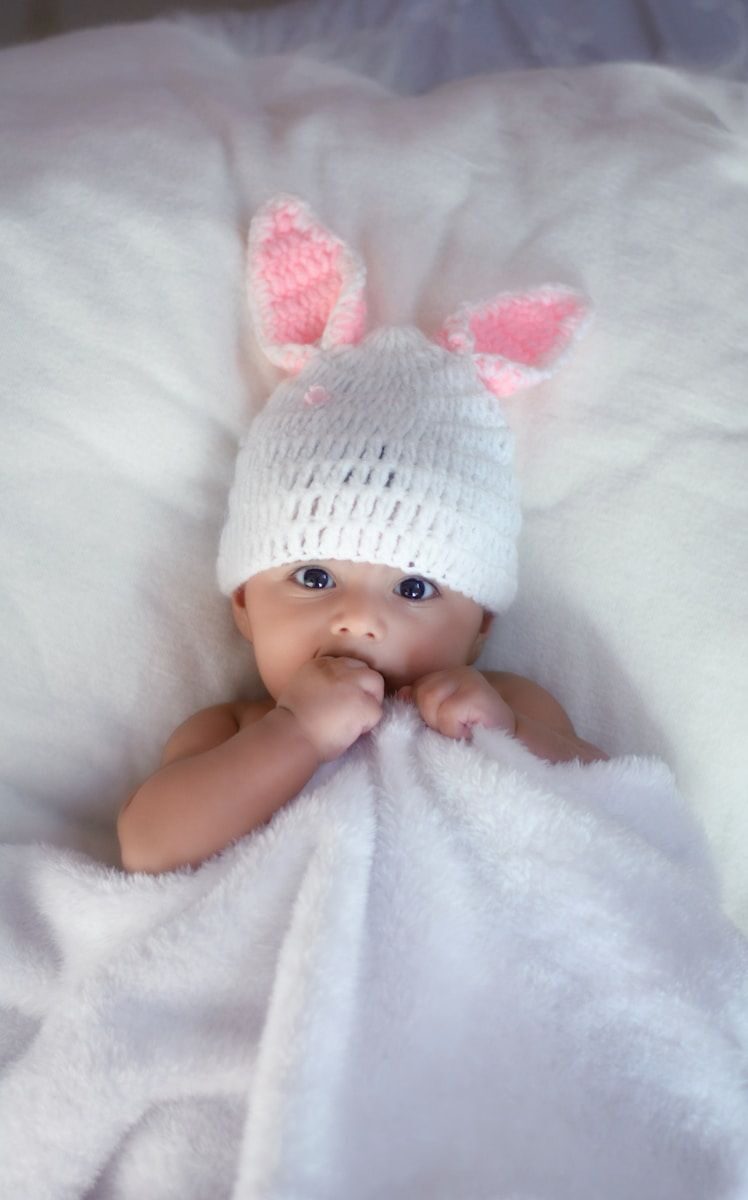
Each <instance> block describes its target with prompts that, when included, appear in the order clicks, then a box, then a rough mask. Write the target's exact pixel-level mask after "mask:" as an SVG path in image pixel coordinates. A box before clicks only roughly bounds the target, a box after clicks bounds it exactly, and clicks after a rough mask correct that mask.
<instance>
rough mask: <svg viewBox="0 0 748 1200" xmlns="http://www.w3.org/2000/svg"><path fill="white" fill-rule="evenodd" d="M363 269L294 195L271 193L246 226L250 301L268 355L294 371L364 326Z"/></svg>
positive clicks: (354, 336)
mask: <svg viewBox="0 0 748 1200" xmlns="http://www.w3.org/2000/svg"><path fill="white" fill-rule="evenodd" d="M365 279H366V269H365V267H364V264H363V262H362V260H361V259H360V258H359V256H358V255H357V254H356V253H355V252H354V251H353V250H352V249H351V248H350V247H349V246H346V245H345V243H344V242H342V241H341V240H340V238H337V237H335V235H334V234H333V233H331V232H330V230H329V229H326V228H325V226H324V225H322V224H321V223H320V222H319V220H318V219H317V217H316V216H315V215H314V213H313V212H312V210H311V209H310V208H309V207H308V205H306V204H305V203H304V201H303V200H300V199H299V198H298V196H289V195H285V194H281V195H278V196H275V197H274V198H273V199H272V200H269V201H268V202H267V203H266V204H265V205H263V207H262V208H261V209H260V210H259V212H258V213H257V214H256V216H255V217H254V218H253V220H252V222H251V224H250V227H249V261H248V287H249V306H250V311H251V313H252V319H253V321H254V326H255V330H256V332H257V336H258V339H259V341H260V344H261V345H262V347H263V349H264V350H265V352H266V354H267V356H268V358H269V359H270V360H271V361H272V362H274V363H276V364H277V365H278V366H280V367H283V368H284V369H285V370H287V371H289V372H290V373H291V374H296V373H297V372H298V371H300V370H301V368H302V367H303V366H304V365H305V363H307V362H308V361H309V360H310V359H311V358H313V357H314V356H315V355H316V354H318V353H319V351H320V350H322V349H326V348H327V347H328V346H335V345H339V344H343V343H351V342H357V341H358V340H359V339H360V338H361V337H362V335H363V333H364V328H365V324H366V302H365V300H364V282H365Z"/></svg>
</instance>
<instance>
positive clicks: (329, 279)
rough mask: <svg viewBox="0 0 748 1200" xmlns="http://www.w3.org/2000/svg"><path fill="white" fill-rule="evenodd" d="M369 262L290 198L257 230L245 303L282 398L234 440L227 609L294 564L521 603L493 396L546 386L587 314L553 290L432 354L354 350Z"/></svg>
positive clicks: (261, 217) (463, 316)
mask: <svg viewBox="0 0 748 1200" xmlns="http://www.w3.org/2000/svg"><path fill="white" fill-rule="evenodd" d="M364 280H365V269H364V266H363V263H362V262H361V260H360V259H359V258H358V256H357V255H356V254H355V252H354V251H353V250H351V248H350V247H348V246H346V245H345V243H343V242H342V241H341V240H340V239H338V238H336V237H335V235H333V234H332V233H330V231H329V230H327V229H326V228H325V227H324V226H322V225H321V224H320V223H319V221H318V220H317V218H316V217H315V216H314V214H313V213H312V212H311V210H310V209H309V208H308V207H307V206H306V205H305V204H304V203H303V201H300V200H298V198H296V197H289V196H280V197H277V198H276V199H275V200H273V201H270V202H269V203H268V204H267V205H266V206H265V207H264V208H263V209H262V210H261V211H260V213H258V215H257V216H256V217H255V219H254V220H253V222H252V225H251V227H250V237H249V301H250V310H251V312H252V315H253V319H254V325H255V331H256V333H257V336H258V340H259V341H260V344H261V345H262V346H263V348H264V349H265V351H266V353H267V354H268V357H269V358H271V360H272V361H274V362H276V363H277V364H279V365H281V366H283V367H284V368H285V369H286V370H287V371H292V372H295V374H294V376H293V378H291V379H287V380H285V381H283V382H282V383H281V384H279V386H278V387H277V388H276V390H275V391H274V393H273V395H272V396H271V397H270V399H269V400H268V401H267V403H266V404H265V406H264V408H263V409H262V410H261V411H260V412H259V414H258V415H257V416H256V417H255V418H254V420H253V421H252V422H251V424H250V427H249V429H248V430H247V432H246V434H245V436H244V437H243V439H242V443H241V446H240V449H239V454H238V457H237V462H236V470H235V474H234V482H233V486H232V489H231V493H230V495H229V502H228V516H227V520H226V523H225V526H224V529H223V533H222V536H221V544H220V549H219V555H218V582H219V587H220V588H221V591H222V592H224V594H226V595H230V594H231V592H232V591H233V590H234V589H235V588H236V587H238V586H239V585H240V584H242V583H244V582H245V581H246V580H247V579H249V578H250V577H251V576H252V575H254V574H256V573H258V572H259V571H264V570H266V569H268V568H270V567H274V566H281V565H285V564H290V563H296V562H306V563H311V562H317V561H320V560H330V559H333V560H334V559H347V560H350V561H353V562H370V563H380V564H384V565H387V566H391V567H394V568H397V569H399V570H402V571H403V573H404V574H414V575H421V576H424V577H426V578H427V579H429V580H431V581H432V582H434V583H436V584H437V585H441V586H442V587H448V588H451V589H453V590H455V591H458V592H461V593H463V594H464V595H466V596H468V597H469V598H471V599H473V600H475V601H476V603H478V604H480V605H481V606H483V607H484V608H487V609H489V610H490V611H492V612H501V611H503V610H505V609H506V608H507V607H508V606H509V605H510V604H511V602H512V600H513V599H514V596H515V594H516V590H517V538H518V534H519V531H520V524H521V516H520V507H519V495H518V488H517V484H516V480H515V476H514V438H513V435H512V432H511V430H510V429H509V427H508V425H507V422H506V419H505V417H504V415H503V413H502V410H501V407H500V405H499V403H498V401H497V396H504V395H508V394H510V393H511V392H513V391H516V390H517V389H518V388H520V387H526V386H529V385H531V384H533V383H535V382H537V381H539V380H540V379H543V378H547V377H548V375H549V374H550V370H549V362H550V361H551V360H553V361H555V360H557V359H558V358H559V355H560V353H561V351H562V350H563V349H565V347H566V345H567V344H568V343H569V342H570V341H571V340H572V339H573V338H575V337H576V336H578V334H579V333H580V332H581V327H582V325H583V323H584V318H585V316H586V309H585V306H584V305H583V303H582V301H581V298H580V297H579V296H578V295H577V294H576V293H574V292H572V291H570V290H569V289H566V288H561V287H546V288H541V289H538V290H537V291H536V292H533V293H527V294H524V295H520V296H510V295H507V294H503V293H502V294H499V295H498V296H497V297H495V298H494V299H493V300H491V301H489V302H486V303H484V304H480V305H473V306H463V308H462V309H460V310H459V311H458V313H456V314H454V315H453V316H452V317H450V318H449V319H448V320H447V321H446V322H445V324H444V325H443V327H442V330H441V331H440V333H439V334H438V335H437V338H436V340H434V341H432V340H430V339H429V338H427V337H426V336H425V335H424V334H423V333H421V332H420V331H419V330H418V329H415V328H412V327H409V326H396V327H387V328H382V329H378V330H375V331H374V332H372V333H370V334H369V335H368V336H366V337H364V338H363V340H362V341H359V339H360V338H361V336H362V333H363V328H364V321H365V303H364V299H363V286H364Z"/></svg>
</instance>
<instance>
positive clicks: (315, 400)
mask: <svg viewBox="0 0 748 1200" xmlns="http://www.w3.org/2000/svg"><path fill="white" fill-rule="evenodd" d="M329 399H330V393H329V392H328V390H327V388H324V387H322V386H321V385H320V384H319V383H315V385H314V387H310V388H307V390H306V391H305V392H304V403H305V404H311V405H314V404H327V401H328V400H329Z"/></svg>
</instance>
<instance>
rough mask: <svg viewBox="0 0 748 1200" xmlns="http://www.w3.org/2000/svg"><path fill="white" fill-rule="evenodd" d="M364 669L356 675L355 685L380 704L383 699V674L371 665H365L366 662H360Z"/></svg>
mask: <svg viewBox="0 0 748 1200" xmlns="http://www.w3.org/2000/svg"><path fill="white" fill-rule="evenodd" d="M361 665H362V666H363V667H364V671H363V673H362V674H361V675H356V678H355V683H356V686H357V687H359V688H361V691H362V692H367V693H368V695H369V696H372V697H373V699H374V700H376V701H377V703H378V704H379V705H380V707H381V704H382V701H383V700H384V676H383V675H380V674H379V671H375V670H374V669H373V668H372V667H367V666H366V663H362V664H361Z"/></svg>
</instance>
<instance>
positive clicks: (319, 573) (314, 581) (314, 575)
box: [291, 567, 335, 589]
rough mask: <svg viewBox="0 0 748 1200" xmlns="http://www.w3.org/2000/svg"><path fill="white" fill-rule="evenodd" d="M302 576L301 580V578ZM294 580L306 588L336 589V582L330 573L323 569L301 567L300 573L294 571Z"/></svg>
mask: <svg viewBox="0 0 748 1200" xmlns="http://www.w3.org/2000/svg"><path fill="white" fill-rule="evenodd" d="M299 576H301V578H299ZM291 578H292V579H295V580H296V582H297V583H300V584H301V586H302V587H305V588H310V589H311V588H320V589H322V588H328V587H335V580H334V579H333V577H332V575H331V574H330V572H329V571H325V570H324V568H323V567H299V569H298V571H294V573H293V575H292V577H291Z"/></svg>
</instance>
